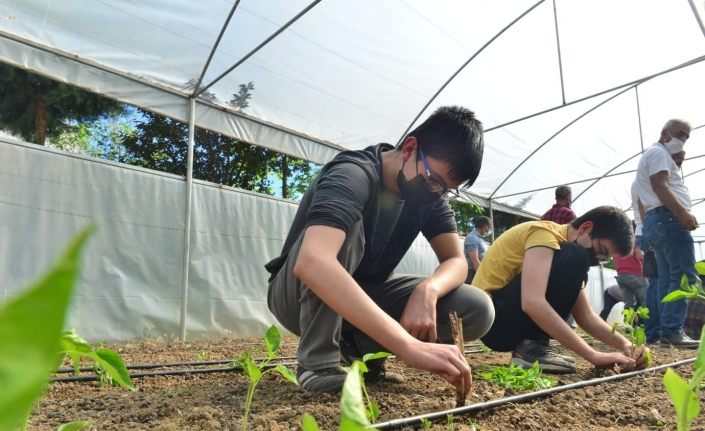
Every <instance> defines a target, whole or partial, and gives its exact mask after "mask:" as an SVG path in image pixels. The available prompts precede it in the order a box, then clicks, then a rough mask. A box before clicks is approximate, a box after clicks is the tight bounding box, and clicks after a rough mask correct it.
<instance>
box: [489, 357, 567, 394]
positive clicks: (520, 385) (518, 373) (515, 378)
mask: <svg viewBox="0 0 705 431" xmlns="http://www.w3.org/2000/svg"><path fill="white" fill-rule="evenodd" d="M478 376H479V377H480V378H481V379H484V380H488V381H490V382H492V383H496V384H498V385H500V386H502V387H504V388H505V389H511V390H513V391H526V390H534V389H547V388H551V387H553V386H556V384H557V382H556V379H554V378H552V377H548V376H544V375H542V373H541V368H539V363H538V361H537V362H534V365H533V366H532V367H531V368H529V369H528V370H525V369H523V368H521V367H518V366H516V365H514V364H509V366H508V367H494V368H492V369H491V370H489V371H484V372H480V373H479V374H478Z"/></svg>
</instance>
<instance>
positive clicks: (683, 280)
mask: <svg viewBox="0 0 705 431" xmlns="http://www.w3.org/2000/svg"><path fill="white" fill-rule="evenodd" d="M689 287H690V284H689V283H688V277H686V276H685V274H683V275H682V276H681V289H683V290H688V288H689Z"/></svg>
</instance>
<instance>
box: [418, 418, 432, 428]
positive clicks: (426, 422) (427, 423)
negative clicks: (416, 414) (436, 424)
mask: <svg viewBox="0 0 705 431" xmlns="http://www.w3.org/2000/svg"><path fill="white" fill-rule="evenodd" d="M432 426H433V422H431V421H430V420H429V419H427V418H421V428H423V429H424V430H430V429H431V427H432Z"/></svg>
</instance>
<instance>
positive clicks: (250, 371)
mask: <svg viewBox="0 0 705 431" xmlns="http://www.w3.org/2000/svg"><path fill="white" fill-rule="evenodd" d="M245 372H247V375H248V376H249V377H250V380H251V381H257V380H259V379H260V378H261V377H262V370H260V369H259V367H258V366H257V365H255V363H254V361H253V360H252V358H251V357H249V356H248V357H246V358H245Z"/></svg>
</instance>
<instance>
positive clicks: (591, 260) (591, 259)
mask: <svg viewBox="0 0 705 431" xmlns="http://www.w3.org/2000/svg"><path fill="white" fill-rule="evenodd" d="M585 251H587V258H588V265H590V266H597V265H599V264H600V261H599V260H598V259H597V253H595V247H590V248H586V249H585Z"/></svg>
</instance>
